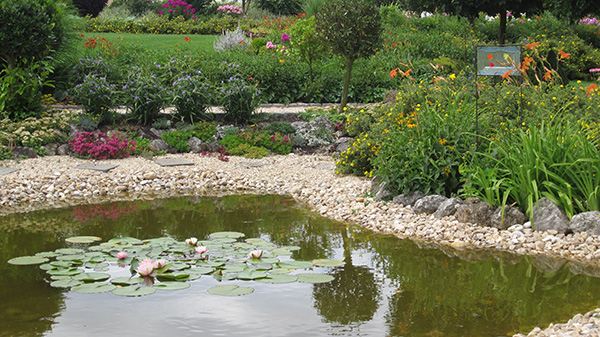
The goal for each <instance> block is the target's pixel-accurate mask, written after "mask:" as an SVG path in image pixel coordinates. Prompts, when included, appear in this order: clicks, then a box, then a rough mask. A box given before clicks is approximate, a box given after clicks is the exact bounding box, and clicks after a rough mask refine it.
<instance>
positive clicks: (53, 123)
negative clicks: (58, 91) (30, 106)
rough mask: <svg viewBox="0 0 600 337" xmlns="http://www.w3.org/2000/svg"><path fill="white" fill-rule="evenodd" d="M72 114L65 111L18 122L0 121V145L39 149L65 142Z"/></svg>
mask: <svg viewBox="0 0 600 337" xmlns="http://www.w3.org/2000/svg"><path fill="white" fill-rule="evenodd" d="M71 121H72V114H71V113H70V112H68V111H66V110H64V111H57V112H56V111H55V112H51V113H48V114H47V115H44V116H41V117H38V118H34V117H29V118H26V119H24V120H22V121H19V122H13V121H11V120H9V119H6V118H5V119H2V120H0V130H2V131H3V132H0V144H4V145H20V146H29V147H34V148H35V147H39V146H43V145H46V144H50V143H60V142H62V141H65V139H64V137H65V136H64V135H65V133H67V132H68V131H69V129H70V128H69V123H70V122H71Z"/></svg>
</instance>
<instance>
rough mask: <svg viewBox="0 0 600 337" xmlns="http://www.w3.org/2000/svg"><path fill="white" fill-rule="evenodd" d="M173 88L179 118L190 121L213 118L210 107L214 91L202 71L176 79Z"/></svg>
mask: <svg viewBox="0 0 600 337" xmlns="http://www.w3.org/2000/svg"><path fill="white" fill-rule="evenodd" d="M173 88H174V89H175V91H174V93H173V106H174V107H175V110H176V116H177V117H178V118H180V119H181V120H182V121H185V122H190V123H194V122H195V121H198V120H208V119H210V118H211V116H210V115H209V114H208V107H209V106H210V105H211V103H212V101H213V97H212V91H211V88H210V87H209V84H208V81H207V80H206V78H205V77H204V76H203V75H202V72H201V71H197V72H196V73H195V74H193V75H187V76H183V77H180V78H178V79H176V80H175V81H174V82H173Z"/></svg>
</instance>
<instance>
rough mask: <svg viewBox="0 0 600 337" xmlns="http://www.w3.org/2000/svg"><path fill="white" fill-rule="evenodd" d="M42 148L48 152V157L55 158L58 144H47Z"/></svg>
mask: <svg viewBox="0 0 600 337" xmlns="http://www.w3.org/2000/svg"><path fill="white" fill-rule="evenodd" d="M42 148H43V149H44V151H46V155H48V156H55V155H56V150H58V144H55V143H52V144H47V145H44V146H42Z"/></svg>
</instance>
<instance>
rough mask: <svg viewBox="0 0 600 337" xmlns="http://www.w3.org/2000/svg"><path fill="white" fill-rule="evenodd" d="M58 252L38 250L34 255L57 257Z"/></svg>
mask: <svg viewBox="0 0 600 337" xmlns="http://www.w3.org/2000/svg"><path fill="white" fill-rule="evenodd" d="M58 255H60V254H58V253H57V252H40V253H36V254H35V256H40V257H57V256H58Z"/></svg>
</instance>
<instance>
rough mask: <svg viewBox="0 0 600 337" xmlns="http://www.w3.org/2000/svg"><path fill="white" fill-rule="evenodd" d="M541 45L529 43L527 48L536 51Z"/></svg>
mask: <svg viewBox="0 0 600 337" xmlns="http://www.w3.org/2000/svg"><path fill="white" fill-rule="evenodd" d="M539 45H540V43H539V42H533V43H528V44H526V45H525V48H527V49H534V48H537V47H539Z"/></svg>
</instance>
